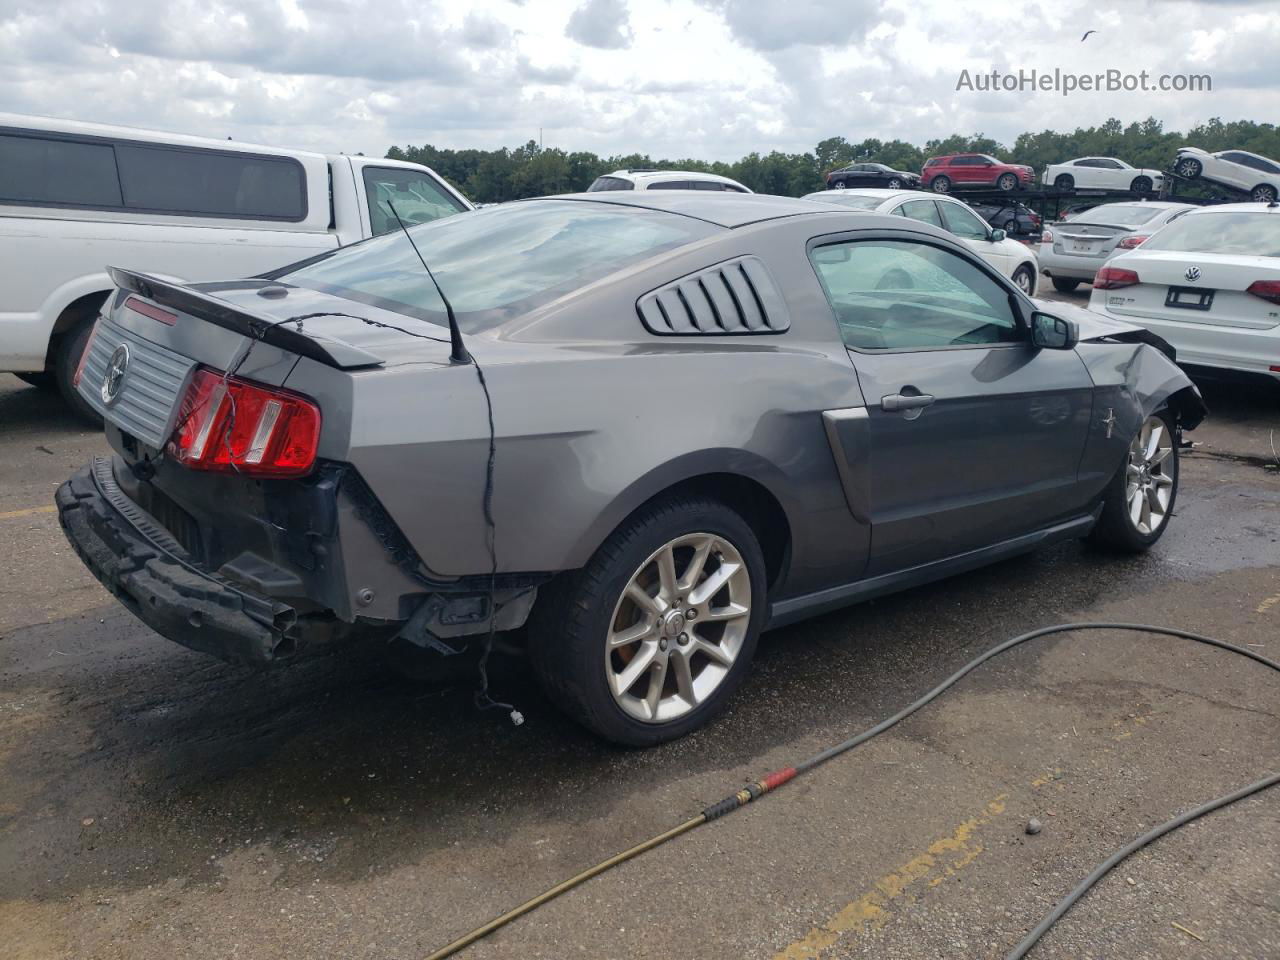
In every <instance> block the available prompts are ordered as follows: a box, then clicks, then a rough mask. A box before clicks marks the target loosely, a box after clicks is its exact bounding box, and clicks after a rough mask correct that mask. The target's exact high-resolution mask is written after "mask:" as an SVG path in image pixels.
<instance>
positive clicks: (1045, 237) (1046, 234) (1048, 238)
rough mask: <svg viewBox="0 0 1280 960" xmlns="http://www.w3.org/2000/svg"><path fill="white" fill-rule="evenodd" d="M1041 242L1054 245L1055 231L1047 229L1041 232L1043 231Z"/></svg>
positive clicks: (1041, 232)
mask: <svg viewBox="0 0 1280 960" xmlns="http://www.w3.org/2000/svg"><path fill="white" fill-rule="evenodd" d="M1040 242H1041V243H1053V231H1052V230H1050V229H1049V228H1048V227H1045V228H1044V229H1043V230H1041V231H1040Z"/></svg>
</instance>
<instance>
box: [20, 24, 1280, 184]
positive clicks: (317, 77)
mask: <svg viewBox="0 0 1280 960" xmlns="http://www.w3.org/2000/svg"><path fill="white" fill-rule="evenodd" d="M1088 29H1092V30H1096V31H1097V32H1096V33H1095V34H1093V35H1091V36H1090V37H1089V38H1088V40H1086V41H1084V42H1081V39H1080V37H1081V35H1082V33H1083V32H1084V31H1085V30H1088ZM1277 38H1280V4H1277V3H1275V2H1272V0H1264V2H1249V0H1227V2H1222V0H1212V2H1210V0H1201V2H1186V0H1101V2H1098V0H1092V2H1089V0H1052V2H1026V3H1018V2H1015V0H1001V2H992V0H988V2H981V0H885V2H876V0H781V2H780V0H473V2H467V0H463V2H454V3H447V4H446V3H440V2H436V0H0V111H8V112H15V113H26V114H41V115H46V116H57V117H74V118H77V119H85V120H98V121H102V122H109V123H123V124H129V125H133V126H142V127H154V128H159V129H165V130H175V131H181V132H184V133H196V134H204V135H209V136H216V137H226V136H231V137H234V138H235V139H237V140H245V141H254V142H262V143H272V144H278V145H282V146H296V147H307V148H313V149H317V150H324V151H339V150H345V151H348V152H354V151H357V150H359V151H363V152H365V153H370V154H382V153H383V152H385V150H386V148H387V147H388V146H389V145H390V144H392V143H397V144H409V143H412V144H420V143H433V144H436V145H437V146H447V147H482V148H492V147H497V146H503V145H509V146H514V145H517V144H520V143H523V142H524V141H526V140H529V139H536V138H537V137H538V132H539V128H542V131H543V138H544V142H545V143H546V144H548V145H555V146H561V147H564V148H566V149H583V150H593V151H595V152H597V153H600V154H610V153H629V152H632V151H639V152H648V153H651V154H653V155H654V156H668V157H679V156H696V157H701V158H704V159H725V160H729V159H735V158H737V157H739V156H741V155H742V154H744V153H746V152H749V151H752V150H760V151H768V150H772V149H779V150H786V151H801V150H809V149H812V147H813V145H814V144H815V143H817V141H818V140H820V139H822V138H824V137H827V136H833V135H842V136H845V137H847V138H849V139H850V140H860V139H862V138H864V137H869V136H876V137H880V138H882V139H889V138H893V137H901V138H903V139H906V140H911V141H914V142H923V141H924V140H926V139H928V138H930V137H936V136H945V135H947V134H949V133H953V132H961V133H979V132H980V133H985V134H987V135H989V136H994V137H996V138H997V139H1000V140H1004V141H1006V142H1007V141H1009V140H1011V139H1012V138H1013V137H1014V136H1015V135H1016V134H1017V133H1019V132H1021V131H1023V130H1026V129H1045V128H1055V129H1069V128H1073V127H1075V126H1077V125H1084V126H1089V125H1092V124H1096V123H1099V122H1101V121H1102V120H1104V119H1106V118H1107V117H1109V116H1118V117H1120V118H1121V119H1122V120H1125V121H1129V120H1135V119H1142V118H1144V117H1146V116H1148V115H1154V116H1156V117H1158V118H1160V119H1162V120H1164V121H1165V125H1166V128H1170V129H1181V128H1184V127H1186V126H1190V125H1192V124H1194V123H1197V122H1199V121H1203V120H1206V119H1208V118H1209V117H1212V116H1221V117H1223V118H1224V119H1254V120H1259V121H1271V122H1274V121H1276V120H1277V119H1278V117H1277V109H1276V108H1277V106H1280V57H1277V56H1276V55H1275V50H1276V44H1277ZM1032 67H1037V68H1039V69H1041V70H1050V71H1051V70H1052V69H1053V68H1054V67H1061V68H1062V69H1064V70H1073V71H1078V72H1093V71H1102V70H1106V69H1109V68H1115V69H1120V70H1126V71H1134V72H1137V71H1139V70H1144V69H1145V70H1148V71H1150V72H1151V73H1152V74H1153V75H1158V74H1161V73H1169V74H1173V73H1208V74H1210V75H1211V76H1212V78H1213V90H1212V92H1206V93H1162V94H1154V93H1127V94H1126V93H1087V94H1086V93H1076V94H1074V95H1072V96H1069V97H1063V96H1061V95H1059V94H1055V93H1047V92H1046V93H1035V94H1033V93H981V92H970V91H957V90H956V82H957V78H958V76H959V74H960V71H961V70H962V69H967V70H969V71H971V72H977V71H990V70H991V69H992V68H997V69H1002V70H1003V69H1012V70H1017V69H1019V68H1026V69H1030V68H1032Z"/></svg>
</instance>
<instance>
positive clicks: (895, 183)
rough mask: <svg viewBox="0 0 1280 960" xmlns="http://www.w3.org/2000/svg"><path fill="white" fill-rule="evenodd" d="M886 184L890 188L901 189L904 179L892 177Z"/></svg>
mask: <svg viewBox="0 0 1280 960" xmlns="http://www.w3.org/2000/svg"><path fill="white" fill-rule="evenodd" d="M885 186H886V187H888V188H889V189H890V190H901V189H902V181H901V180H899V179H898V178H897V177H890V178H889V182H888V183H887V184H885Z"/></svg>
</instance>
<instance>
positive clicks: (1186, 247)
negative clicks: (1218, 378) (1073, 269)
mask: <svg viewBox="0 0 1280 960" xmlns="http://www.w3.org/2000/svg"><path fill="white" fill-rule="evenodd" d="M1089 309H1090V310H1094V311H1096V312H1098V313H1101V314H1104V315H1106V316H1109V317H1112V318H1114V319H1116V320H1122V321H1126V322H1128V323H1137V324H1140V325H1141V326H1143V327H1146V328H1147V329H1148V330H1150V331H1152V332H1153V333H1156V334H1159V335H1160V336H1161V337H1163V338H1164V339H1165V340H1167V341H1169V343H1171V344H1172V345H1173V347H1174V349H1175V350H1177V352H1178V362H1179V363H1187V364H1192V365H1195V366H1201V367H1212V368H1216V369H1219V370H1229V371H1234V372H1243V373H1251V374H1261V375H1263V376H1267V377H1270V378H1272V379H1274V380H1276V381H1280V207H1273V206H1270V205H1268V204H1263V203H1228V204H1222V205H1220V206H1213V207H1202V208H1200V209H1198V210H1193V211H1191V212H1190V213H1187V214H1184V215H1183V216H1181V217H1179V218H1178V219H1177V220H1174V221H1173V222H1172V223H1171V224H1169V225H1168V226H1167V227H1165V228H1164V229H1162V230H1160V231H1158V232H1157V233H1155V234H1154V235H1152V237H1151V238H1150V239H1149V240H1147V241H1146V242H1145V243H1144V244H1142V246H1140V247H1137V248H1136V249H1134V250H1131V251H1129V252H1127V253H1122V254H1120V255H1119V256H1116V257H1112V258H1111V259H1110V260H1108V261H1107V263H1106V265H1105V266H1104V267H1102V269H1100V270H1099V271H1098V274H1097V276H1096V277H1095V278H1094V281H1093V295H1092V297H1091V298H1090V300H1089Z"/></svg>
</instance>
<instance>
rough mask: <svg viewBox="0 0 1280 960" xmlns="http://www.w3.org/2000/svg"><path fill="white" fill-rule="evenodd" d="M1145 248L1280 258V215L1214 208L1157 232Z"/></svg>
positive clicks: (1185, 218) (1177, 221) (1174, 222)
mask: <svg viewBox="0 0 1280 960" xmlns="http://www.w3.org/2000/svg"><path fill="white" fill-rule="evenodd" d="M1142 249H1143V250H1144V251H1146V250H1183V251H1186V252H1187V253H1226V254H1238V255H1242V256H1254V257H1280V216H1277V215H1276V214H1274V213H1237V212H1234V211H1231V212H1228V211H1222V212H1218V211H1213V212H1212V213H1209V212H1205V213H1197V214H1196V215H1195V216H1193V217H1179V218H1178V219H1177V220H1174V221H1173V222H1172V223H1171V224H1169V225H1168V226H1167V227H1165V228H1164V229H1163V230H1161V231H1160V232H1158V233H1156V234H1154V235H1153V236H1152V237H1151V239H1150V240H1148V241H1147V242H1146V243H1144V244H1143V245H1142ZM1139 269H1141V268H1139Z"/></svg>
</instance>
